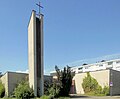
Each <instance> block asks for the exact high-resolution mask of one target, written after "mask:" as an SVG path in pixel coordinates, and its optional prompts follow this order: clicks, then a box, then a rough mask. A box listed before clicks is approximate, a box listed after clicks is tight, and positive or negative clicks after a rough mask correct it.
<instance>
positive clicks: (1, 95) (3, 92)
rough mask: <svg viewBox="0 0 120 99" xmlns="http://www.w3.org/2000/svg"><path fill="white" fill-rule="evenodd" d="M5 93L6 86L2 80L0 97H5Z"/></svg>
mask: <svg viewBox="0 0 120 99" xmlns="http://www.w3.org/2000/svg"><path fill="white" fill-rule="evenodd" d="M4 95H5V87H4V85H3V84H2V82H1V81H0V98H2V97H4Z"/></svg>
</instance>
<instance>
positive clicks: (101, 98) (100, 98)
mask: <svg viewBox="0 0 120 99" xmlns="http://www.w3.org/2000/svg"><path fill="white" fill-rule="evenodd" d="M71 99H120V96H72V97H71Z"/></svg>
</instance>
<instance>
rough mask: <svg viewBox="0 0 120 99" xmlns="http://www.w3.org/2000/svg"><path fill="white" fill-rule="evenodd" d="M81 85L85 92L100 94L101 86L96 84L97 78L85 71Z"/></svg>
mask: <svg viewBox="0 0 120 99" xmlns="http://www.w3.org/2000/svg"><path fill="white" fill-rule="evenodd" d="M82 87H83V89H84V92H85V93H91V94H101V93H102V87H101V86H100V85H99V84H98V82H97V80H96V79H95V78H93V77H91V75H90V73H89V72H88V73H87V77H85V78H84V79H83V83H82Z"/></svg>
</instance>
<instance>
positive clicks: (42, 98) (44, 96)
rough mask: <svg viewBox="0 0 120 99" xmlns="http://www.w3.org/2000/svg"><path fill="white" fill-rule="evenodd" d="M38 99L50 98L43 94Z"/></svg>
mask: <svg viewBox="0 0 120 99" xmlns="http://www.w3.org/2000/svg"><path fill="white" fill-rule="evenodd" d="M40 99H50V97H49V96H46V95H43V96H42V97H40Z"/></svg>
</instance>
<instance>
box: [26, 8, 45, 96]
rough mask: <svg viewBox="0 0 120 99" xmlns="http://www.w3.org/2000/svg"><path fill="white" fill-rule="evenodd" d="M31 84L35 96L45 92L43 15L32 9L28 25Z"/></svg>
mask: <svg viewBox="0 0 120 99" xmlns="http://www.w3.org/2000/svg"><path fill="white" fill-rule="evenodd" d="M28 65H29V84H30V87H33V90H34V94H35V96H41V95H43V94H44V78H43V74H44V72H43V71H44V69H43V67H44V66H43V15H42V14H40V16H39V17H37V16H36V11H34V10H33V11H32V14H31V17H30V21H29V25H28Z"/></svg>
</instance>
